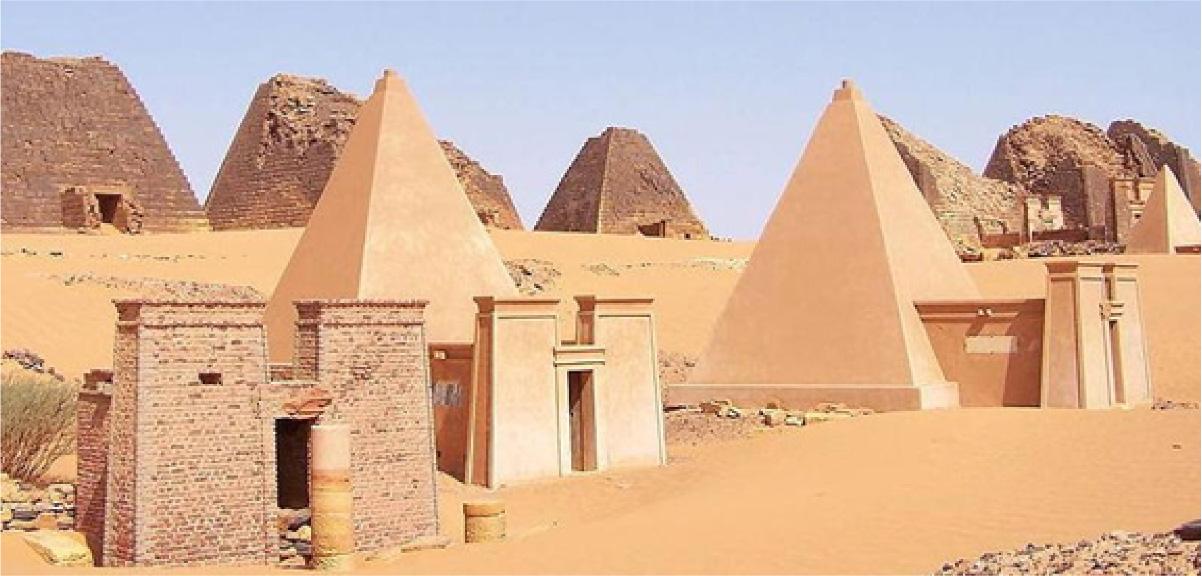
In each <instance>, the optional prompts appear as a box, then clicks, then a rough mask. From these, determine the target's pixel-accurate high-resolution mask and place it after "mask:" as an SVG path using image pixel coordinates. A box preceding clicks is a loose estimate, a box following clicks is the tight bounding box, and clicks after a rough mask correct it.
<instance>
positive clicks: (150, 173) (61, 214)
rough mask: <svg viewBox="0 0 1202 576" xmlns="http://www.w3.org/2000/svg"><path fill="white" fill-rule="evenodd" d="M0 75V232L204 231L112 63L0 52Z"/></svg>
mask: <svg viewBox="0 0 1202 576" xmlns="http://www.w3.org/2000/svg"><path fill="white" fill-rule="evenodd" d="M0 75H2V76H3V82H2V89H0V94H2V107H3V115H4V121H3V129H2V130H0V188H2V189H3V193H2V194H0V200H2V201H0V227H3V228H4V229H24V230H38V229H41V230H56V229H57V230H61V229H63V228H92V227H94V226H99V225H100V224H104V223H109V224H113V225H115V226H118V227H119V228H121V229H123V230H126V231H130V232H136V231H139V230H145V231H185V230H191V229H196V228H205V227H207V223H206V220H205V216H204V212H202V211H201V210H200V205H199V204H198V203H197V201H196V196H195V195H194V194H193V193H192V188H191V186H189V184H188V180H187V178H186V177H185V176H184V173H183V171H182V170H181V169H180V166H179V163H178V162H177V161H176V159H175V156H173V155H172V153H171V149H170V148H169V147H168V146H167V141H166V140H165V139H164V138H163V134H162V133H161V132H160V131H159V128H158V126H157V125H155V123H154V120H153V119H152V118H151V116H150V113H149V112H148V111H147V110H146V106H145V105H143V103H142V100H141V99H140V98H139V97H138V93H137V92H136V91H135V90H134V88H133V86H131V85H130V83H129V80H128V79H126V77H125V75H124V74H123V73H122V72H121V70H120V69H119V68H118V67H117V66H116V65H114V64H112V63H110V62H108V61H106V60H104V59H102V58H98V57H92V58H49V59H42V58H36V57H34V56H31V55H29V54H22V53H19V52H5V53H4V54H3V55H2V56H0Z"/></svg>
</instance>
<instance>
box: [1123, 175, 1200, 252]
mask: <svg viewBox="0 0 1202 576" xmlns="http://www.w3.org/2000/svg"><path fill="white" fill-rule="evenodd" d="M1198 226H1199V224H1198V216H1197V214H1195V213H1194V210H1193V208H1192V207H1191V206H1190V202H1189V199H1187V198H1186V197H1185V191H1184V190H1182V189H1181V184H1180V183H1179V182H1177V175H1176V174H1173V170H1172V169H1170V168H1169V167H1168V166H1164V167H1162V168H1161V169H1160V172H1159V173H1157V174H1156V184H1155V185H1153V186H1152V193H1151V194H1150V195H1149V196H1148V204H1147V205H1146V206H1145V207H1144V212H1143V215H1142V216H1140V219H1139V222H1136V223H1135V226H1132V227H1131V233H1130V235H1129V236H1128V239H1127V253H1128V254H1175V253H1178V252H1194V253H1196V252H1198V248H1199V244H1200V243H1202V241H1200V239H1199V229H1198Z"/></svg>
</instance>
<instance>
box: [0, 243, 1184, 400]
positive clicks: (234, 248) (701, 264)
mask: <svg viewBox="0 0 1202 576" xmlns="http://www.w3.org/2000/svg"><path fill="white" fill-rule="evenodd" d="M299 237H300V230H299V229H287V230H266V231H249V232H247V231H237V232H211V233H195V234H159V235H145V236H88V235H30V234H24V235H17V234H5V235H3V236H0V243H2V245H3V257H2V258H0V265H2V270H3V274H2V276H0V291H2V293H3V299H2V301H0V340H2V341H3V346H4V347H5V348H18V347H19V348H29V349H31V350H34V351H36V352H38V353H39V354H41V355H42V356H44V357H45V358H46V359H47V361H48V363H49V364H50V365H51V366H54V367H56V368H57V369H59V370H60V371H62V372H64V373H66V374H69V375H78V374H82V373H83V372H85V371H87V370H88V369H90V368H95V367H102V366H108V365H109V364H110V363H111V361H112V336H113V322H114V321H115V319H116V314H115V312H114V310H113V307H112V305H111V303H110V300H111V299H113V298H115V297H120V296H132V295H134V291H133V290H131V289H129V287H128V286H122V284H129V283H130V282H114V281H113V280H114V279H116V280H124V281H130V280H134V281H136V280H139V279H147V278H149V279H155V280H156V281H157V282H150V283H148V288H147V290H148V291H149V292H151V293H157V292H158V291H161V289H162V288H163V286H162V285H161V284H162V283H163V282H162V281H168V282H203V283H215V284H227V285H235V286H248V287H250V288H253V289H255V290H257V291H259V292H260V293H262V294H264V295H267V294H270V292H271V290H272V289H273V288H274V287H275V283H276V280H277V279H278V278H279V275H280V274H281V273H282V272H283V268H284V266H285V265H286V264H287V261H288V257H289V255H290V254H291V251H292V248H293V246H294V245H295V243H296V241H297V240H298V239H299ZM492 237H493V240H494V241H495V242H496V244H497V246H498V248H499V249H500V251H501V253H502V255H503V256H504V258H505V259H506V260H511V261H512V260H538V261H542V262H545V263H547V264H548V265H549V266H551V267H553V268H554V269H555V270H557V271H558V272H559V276H557V277H555V278H554V279H553V280H552V282H551V284H549V285H548V286H547V287H546V291H545V292H544V294H546V295H551V296H557V297H560V298H563V299H564V300H563V301H562V302H561V304H560V309H561V318H562V319H563V324H562V326H561V333H562V335H563V336H565V337H571V336H572V331H573V330H574V326H573V324H572V322H571V316H570V314H571V313H572V312H573V311H574V302H573V301H572V300H571V297H572V296H573V295H576V294H594V293H595V294H609V295H634V294H639V295H649V296H653V297H655V298H656V301H657V303H656V315H657V321H658V325H657V328H658V335H657V336H658V340H659V344H660V347H661V348H662V349H664V350H667V351H671V352H678V353H681V354H685V355H689V356H696V355H698V354H699V353H700V351H701V348H702V347H703V346H704V345H705V342H706V339H707V338H708V335H709V330H710V328H711V326H712V325H713V323H714V321H715V320H716V318H717V316H718V314H719V312H720V311H721V308H722V305H723V303H724V302H725V300H726V298H727V297H728V295H729V294H730V292H731V290H733V288H734V285H735V282H737V281H738V277H739V274H740V272H741V270H742V266H743V265H744V264H745V261H746V259H747V258H748V257H749V256H750V255H751V250H752V249H753V247H754V244H752V243H748V242H708V241H695V240H670V239H657V238H641V237H635V236H613V235H593V234H567V233H551V232H517V231H506V230H493V231H492ZM55 253H58V254H57V255H56V254H55ZM1120 258H1121V259H1123V260H1129V261H1135V262H1138V263H1140V264H1141V266H1142V268H1141V272H1140V277H1141V281H1142V285H1143V288H1144V297H1145V299H1144V306H1145V308H1146V309H1147V312H1146V314H1145V318H1146V319H1147V320H1146V321H1147V328H1148V339H1149V344H1150V347H1151V350H1152V352H1151V354H1152V369H1153V380H1154V382H1155V385H1156V388H1157V394H1158V395H1159V396H1163V397H1167V398H1171V399H1176V400H1192V401H1197V400H1198V399H1199V389H1200V379H1199V370H1198V365H1199V361H1200V357H1199V349H1200V347H1202V338H1200V337H1199V333H1200V330H1199V318H1200V313H1199V290H1200V288H1199V266H1198V262H1199V259H1198V258H1197V257H1193V256H1122V257H1120ZM968 268H969V271H970V272H971V273H972V275H973V277H974V278H975V279H976V280H977V282H978V284H980V286H981V289H982V292H983V293H984V294H985V295H986V296H999V297H1039V296H1042V295H1043V291H1044V277H1043V270H1044V267H1043V263H1042V261H1039V260H1016V261H1005V262H989V263H981V264H970V265H968ZM80 276H82V277H83V279H82V280H80V281H77V282H72V283H71V284H70V285H67V284H68V282H70V281H71V280H72V279H78V278H79V277H80ZM150 284H153V285H150ZM114 285H115V286H114ZM186 288H187V286H184V287H183V288H181V289H186Z"/></svg>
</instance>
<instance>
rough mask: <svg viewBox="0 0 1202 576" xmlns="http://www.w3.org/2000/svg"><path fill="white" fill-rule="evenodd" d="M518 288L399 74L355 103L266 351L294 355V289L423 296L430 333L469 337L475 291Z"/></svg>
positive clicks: (280, 288)
mask: <svg viewBox="0 0 1202 576" xmlns="http://www.w3.org/2000/svg"><path fill="white" fill-rule="evenodd" d="M516 295H517V289H516V288H515V287H514V284H513V281H512V280H511V279H510V277H509V273H508V272H507V271H506V269H505V265H504V264H503V263H502V261H501V256H500V254H499V253H498V252H497V250H496V247H494V246H493V244H492V240H491V239H490V238H489V236H488V233H487V232H486V231H485V229H484V226H483V225H482V224H481V223H480V220H479V218H477V217H476V214H475V210H474V209H473V208H472V205H471V203H470V202H469V201H468V199H467V195H466V194H464V193H463V188H462V187H461V186H460V184H459V181H458V180H457V179H456V178H455V172H454V171H453V170H452V169H451V166H450V164H448V162H447V159H446V155H445V154H444V153H443V151H442V148H441V147H440V146H439V144H438V141H437V140H435V139H434V135H433V133H432V132H431V130H430V127H429V125H427V123H426V120H425V118H424V117H423V115H422V113H421V110H420V109H419V108H418V105H417V102H416V101H415V100H414V98H413V95H412V94H410V92H409V88H408V87H407V86H406V85H405V82H404V81H403V80H402V79H401V78H400V77H398V76H397V75H396V74H395V73H392V72H391V71H386V72H385V74H384V76H383V77H382V78H380V79H379V80H377V81H376V86H375V92H374V93H373V94H372V95H371V98H369V99H368V100H367V102H365V103H364V105H363V107H362V109H361V110H360V111H359V116H358V119H357V121H356V122H355V127H354V128H353V129H352V130H351V133H350V136H349V137H348V138H347V141H346V146H345V148H344V150H343V153H342V154H341V155H340V156H339V158H338V162H337V164H336V165H335V166H334V169H333V171H332V172H331V173H330V177H329V180H328V181H327V183H326V187H325V190H324V191H323V192H322V195H321V199H320V200H319V201H318V203H317V206H316V207H315V208H314V209H313V214H312V216H311V217H310V218H309V222H308V225H307V226H306V227H305V232H304V234H303V235H302V236H301V239H300V242H299V243H298V244H297V247H296V250H295V251H294V252H293V253H292V258H291V259H290V260H289V262H288V266H287V268H285V270H284V274H283V276H281V278H280V281H279V283H278V284H277V285H276V288H275V291H274V292H273V293H272V295H271V300H270V301H269V302H268V305H267V311H266V314H265V320H266V325H267V335H268V347H269V351H270V354H271V358H272V359H273V360H276V361H288V359H289V358H290V357H291V356H292V351H293V345H294V343H293V337H294V334H295V327H296V318H297V316H296V308H295V306H294V305H293V302H294V301H296V300H300V299H311V298H324V299H347V298H356V299H424V300H428V301H429V303H430V304H429V306H428V307H427V308H426V337H427V341H429V342H435V343H437V342H471V341H472V340H473V338H474V326H475V324H474V318H475V316H476V303H475V301H474V300H473V298H474V297H476V296H497V297H510V296H516Z"/></svg>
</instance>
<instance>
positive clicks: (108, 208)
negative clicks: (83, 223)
mask: <svg viewBox="0 0 1202 576" xmlns="http://www.w3.org/2000/svg"><path fill="white" fill-rule="evenodd" d="M96 204H97V205H99V206H100V222H101V223H102V224H116V223H117V209H118V208H119V207H120V206H121V195H120V194H99V193H98V194H96Z"/></svg>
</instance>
